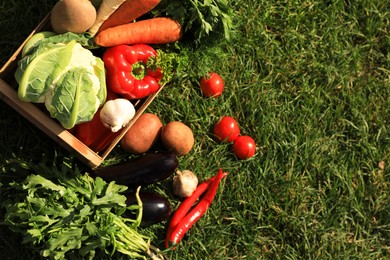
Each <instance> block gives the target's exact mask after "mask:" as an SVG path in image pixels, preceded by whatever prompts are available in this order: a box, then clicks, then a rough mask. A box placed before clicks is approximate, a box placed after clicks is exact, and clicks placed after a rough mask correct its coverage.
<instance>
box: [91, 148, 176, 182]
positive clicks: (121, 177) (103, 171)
mask: <svg viewBox="0 0 390 260" xmlns="http://www.w3.org/2000/svg"><path fill="white" fill-rule="evenodd" d="M178 165H179V161H178V158H177V156H176V155H175V154H173V153H168V152H160V153H147V154H143V155H140V156H139V157H138V158H137V159H135V160H130V161H126V162H124V163H120V164H117V165H113V166H107V167H102V168H97V169H95V170H94V171H93V175H94V176H95V177H101V178H102V179H103V180H105V181H108V182H109V181H115V182H116V183H117V184H121V185H126V186H128V187H129V188H130V189H135V188H137V187H138V186H142V187H144V186H147V185H150V184H153V183H156V182H159V181H162V180H165V179H167V178H168V177H170V176H171V175H172V174H173V173H174V172H175V170H176V169H177V167H178Z"/></svg>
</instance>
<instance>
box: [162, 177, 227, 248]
mask: <svg viewBox="0 0 390 260" xmlns="http://www.w3.org/2000/svg"><path fill="white" fill-rule="evenodd" d="M226 175H227V173H226V172H222V169H220V170H219V172H218V174H217V175H216V176H214V177H212V178H210V179H209V180H207V181H205V182H203V183H202V184H200V185H199V187H198V188H197V189H196V190H195V192H194V194H193V195H191V196H190V197H188V198H187V199H185V200H184V201H183V203H182V204H181V205H180V206H179V208H178V209H177V210H176V212H175V214H174V216H173V217H172V220H171V222H170V225H169V229H168V232H167V237H166V239H165V246H166V247H167V248H168V247H169V246H170V245H172V244H173V245H175V244H177V243H179V242H180V240H181V239H182V238H183V237H184V235H185V234H186V233H187V232H188V230H189V229H190V228H191V227H192V226H193V225H194V224H195V223H196V222H197V221H198V220H199V219H200V218H201V217H202V216H203V215H204V214H205V213H206V211H207V210H208V208H209V207H210V205H211V203H212V201H213V200H214V197H215V194H216V192H217V189H218V186H219V183H220V182H221V180H222V178H224V177H225V176H226ZM203 192H205V195H204V196H203V197H202V199H201V200H200V201H199V202H198V203H197V204H196V205H195V206H194V207H193V208H192V209H191V210H190V208H191V206H192V204H193V202H194V201H196V199H197V198H198V197H199V196H200V195H201V194H202V193H203ZM182 205H183V206H182ZM188 211H189V213H188V214H187V212H188Z"/></svg>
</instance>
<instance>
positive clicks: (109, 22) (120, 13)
mask: <svg viewBox="0 0 390 260" xmlns="http://www.w3.org/2000/svg"><path fill="white" fill-rule="evenodd" d="M159 3H160V0H126V1H125V2H124V3H123V4H121V5H120V6H119V8H117V9H116V10H115V12H114V13H112V14H111V15H110V17H108V19H106V20H105V21H104V22H103V24H102V25H101V26H100V28H99V30H98V32H101V31H103V30H105V29H107V28H110V27H114V26H118V25H122V24H126V23H129V22H132V21H134V20H135V19H137V18H139V17H140V16H142V15H144V14H146V13H147V12H149V11H150V10H152V9H153V8H154V7H156V6H157V5H158V4H159Z"/></svg>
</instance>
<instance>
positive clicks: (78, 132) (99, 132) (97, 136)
mask: <svg viewBox="0 0 390 260" xmlns="http://www.w3.org/2000/svg"><path fill="white" fill-rule="evenodd" d="M116 98H117V95H116V94H115V93H112V92H111V91H107V98H106V100H112V99H116ZM100 110H101V108H99V109H98V111H97V112H96V113H95V115H94V116H93V118H92V120H91V121H88V122H85V123H81V124H78V125H76V126H75V127H74V128H73V135H74V136H75V137H76V138H77V139H79V140H80V141H81V142H83V143H84V144H85V145H86V146H88V147H89V148H91V149H92V150H93V151H95V152H101V151H103V150H104V149H106V148H107V147H108V146H109V145H110V143H111V142H112V141H113V140H114V139H115V137H116V136H117V135H118V134H119V133H113V132H111V130H110V129H109V128H107V127H105V126H104V125H103V123H102V120H100V115H99V114H100Z"/></svg>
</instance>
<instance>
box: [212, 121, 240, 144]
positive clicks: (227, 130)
mask: <svg viewBox="0 0 390 260" xmlns="http://www.w3.org/2000/svg"><path fill="white" fill-rule="evenodd" d="M213 133H214V135H215V136H216V137H217V139H218V140H219V141H220V142H229V143H230V142H233V141H234V140H235V139H236V138H237V137H238V136H239V135H240V127H239V126H238V123H237V121H236V120H235V119H234V118H233V117H230V116H224V117H222V118H221V119H220V120H219V121H218V122H217V123H216V124H215V126H214V129H213Z"/></svg>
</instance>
